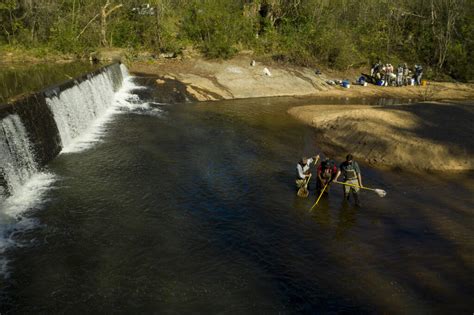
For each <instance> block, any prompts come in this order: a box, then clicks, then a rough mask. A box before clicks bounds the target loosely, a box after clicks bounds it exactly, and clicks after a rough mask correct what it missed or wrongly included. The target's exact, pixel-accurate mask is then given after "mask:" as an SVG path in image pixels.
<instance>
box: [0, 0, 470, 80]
mask: <svg viewBox="0 0 474 315" xmlns="http://www.w3.org/2000/svg"><path fill="white" fill-rule="evenodd" d="M104 4H105V1H103V0H90V1H84V0H62V1H58V0H35V1H15V0H3V1H1V2H0V44H3V45H9V46H15V45H16V46H21V47H29V48H31V47H47V48H51V49H54V50H57V51H59V52H65V53H71V52H72V53H81V52H85V51H90V50H94V49H95V48H97V47H98V46H99V45H101V43H102V45H109V46H116V47H125V48H130V49H132V50H135V51H139V50H147V51H154V52H174V53H179V52H180V51H181V50H182V48H183V47H185V46H189V45H193V46H195V47H196V48H199V49H200V50H201V51H202V52H203V53H204V54H205V55H206V56H208V57H210V58H229V57H231V56H233V55H234V54H235V53H236V52H238V50H239V49H252V50H254V51H255V53H257V54H261V55H265V56H270V57H273V58H274V59H276V60H281V61H285V62H291V63H295V64H299V65H305V66H312V65H316V64H323V65H327V66H329V67H333V68H338V69H347V68H348V67H358V66H361V65H368V64H370V63H372V62H374V61H375V60H379V59H380V60H382V62H390V63H392V64H394V65H395V64H398V63H400V62H407V63H409V64H414V63H422V64H423V65H425V69H432V70H430V71H432V72H433V75H434V76H442V75H450V76H452V77H453V78H455V79H459V80H464V81H468V80H472V79H473V75H474V70H473V68H474V67H473V64H472V62H471V60H472V58H473V51H474V1H468V0H433V1H428V2H426V0H397V1H396V2H394V1H387V0H384V1H379V0H367V1H362V2H361V1H356V0H333V1H325V0H324V1H323V0H288V1H283V0H236V1H235V0H149V1H146V2H141V1H138V0H121V1H120V0H110V6H109V7H108V8H107V9H110V8H112V7H115V6H116V5H118V4H121V5H122V6H121V7H120V8H118V9H117V10H116V11H114V13H113V14H111V15H109V16H107V19H106V25H103V22H102V20H101V12H102V9H103V8H104ZM146 4H149V6H147V5H146ZM448 25H449V27H448ZM101 31H104V33H105V41H104V38H103V37H102V33H101ZM427 74H428V73H427Z"/></svg>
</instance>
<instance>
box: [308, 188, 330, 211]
mask: <svg viewBox="0 0 474 315" xmlns="http://www.w3.org/2000/svg"><path fill="white" fill-rule="evenodd" d="M328 185H329V182H328V183H327V184H326V185H325V186H324V188H323V190H321V193H320V194H319V197H318V199H317V200H316V202H315V203H314V205H313V206H312V207H311V209H309V211H311V210H313V208H314V207H316V206H317V205H318V202H319V199H321V197H322V196H323V194H324V191H325V190H326V188H327V187H328Z"/></svg>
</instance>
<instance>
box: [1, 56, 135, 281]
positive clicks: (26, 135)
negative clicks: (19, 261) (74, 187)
mask: <svg viewBox="0 0 474 315" xmlns="http://www.w3.org/2000/svg"><path fill="white" fill-rule="evenodd" d="M127 78H129V74H128V71H127V69H126V67H125V66H124V65H123V64H120V63H115V64H111V65H108V66H105V67H102V68H100V69H98V70H96V71H93V72H90V73H87V74H84V75H82V76H80V77H77V78H75V79H71V80H69V81H66V82H64V83H62V84H58V85H55V86H51V87H48V88H45V89H43V90H41V91H39V92H34V93H31V94H29V95H28V96H26V97H23V98H20V99H18V100H17V101H15V102H12V103H9V104H4V105H0V274H2V276H5V275H7V274H8V272H7V270H8V267H7V264H8V262H7V261H6V259H4V258H3V255H2V254H4V253H5V252H6V250H7V249H8V248H9V247H10V246H11V245H15V241H14V240H13V239H12V236H13V235H14V234H15V233H17V232H18V231H19V230H24V229H29V228H32V227H33V226H35V223H34V222H31V220H28V219H26V218H24V217H23V213H24V212H25V211H27V210H28V209H30V208H31V207H32V206H34V204H35V203H37V202H39V201H40V200H41V198H42V196H43V194H44V192H45V191H46V190H47V187H49V186H50V185H51V184H52V183H54V181H55V176H54V175H53V174H51V173H49V172H48V171H47V169H46V165H47V163H48V162H50V161H51V160H53V159H54V158H55V157H56V156H57V155H58V154H60V153H61V152H74V151H76V152H77V151H80V150H82V149H84V148H86V147H88V146H90V144H91V143H93V142H94V140H96V139H95V138H97V131H98V130H97V128H96V129H95V130H94V129H93V127H94V125H100V124H101V123H102V122H103V121H104V119H106V118H107V117H109V116H110V115H111V111H113V110H112V109H111V108H112V107H113V106H114V105H117V104H119V103H122V104H123V103H124V102H125V103H126V98H127V97H128V96H129V95H128V94H127V93H125V95H124V94H123V93H122V94H120V95H121V96H122V98H125V99H117V97H116V94H117V92H118V91H119V90H120V89H121V88H122V87H123V83H124V81H126V80H127ZM107 111H109V112H107ZM91 128H92V130H91ZM84 136H85V138H84ZM81 137H82V138H83V139H81Z"/></svg>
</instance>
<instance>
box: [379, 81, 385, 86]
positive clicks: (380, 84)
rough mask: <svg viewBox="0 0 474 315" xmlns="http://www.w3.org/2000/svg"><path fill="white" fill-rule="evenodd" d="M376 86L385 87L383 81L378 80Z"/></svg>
mask: <svg viewBox="0 0 474 315" xmlns="http://www.w3.org/2000/svg"><path fill="white" fill-rule="evenodd" d="M377 85H378V86H384V85H385V81H384V80H378V81H377Z"/></svg>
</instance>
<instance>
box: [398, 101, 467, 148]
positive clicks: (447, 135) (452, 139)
mask: <svg viewBox="0 0 474 315" xmlns="http://www.w3.org/2000/svg"><path fill="white" fill-rule="evenodd" d="M389 109H393V110H401V111H405V110H406V106H390V107H389ZM409 113H411V114H413V115H415V116H416V117H418V118H419V122H420V123H419V125H418V126H417V128H416V129H415V130H410V131H411V132H414V133H415V134H416V135H417V136H418V137H421V138H424V139H429V140H433V141H436V142H439V143H444V144H447V145H453V144H454V145H457V146H459V147H460V148H462V150H465V152H466V153H468V154H472V153H474V142H473V139H472V134H473V133H474V124H473V123H472V122H473V119H474V106H473V104H470V105H468V104H458V105H454V104H450V105H449V107H448V106H446V105H444V104H440V103H429V102H425V103H420V104H414V105H411V106H410V110H409ZM454 135H455V136H454Z"/></svg>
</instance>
